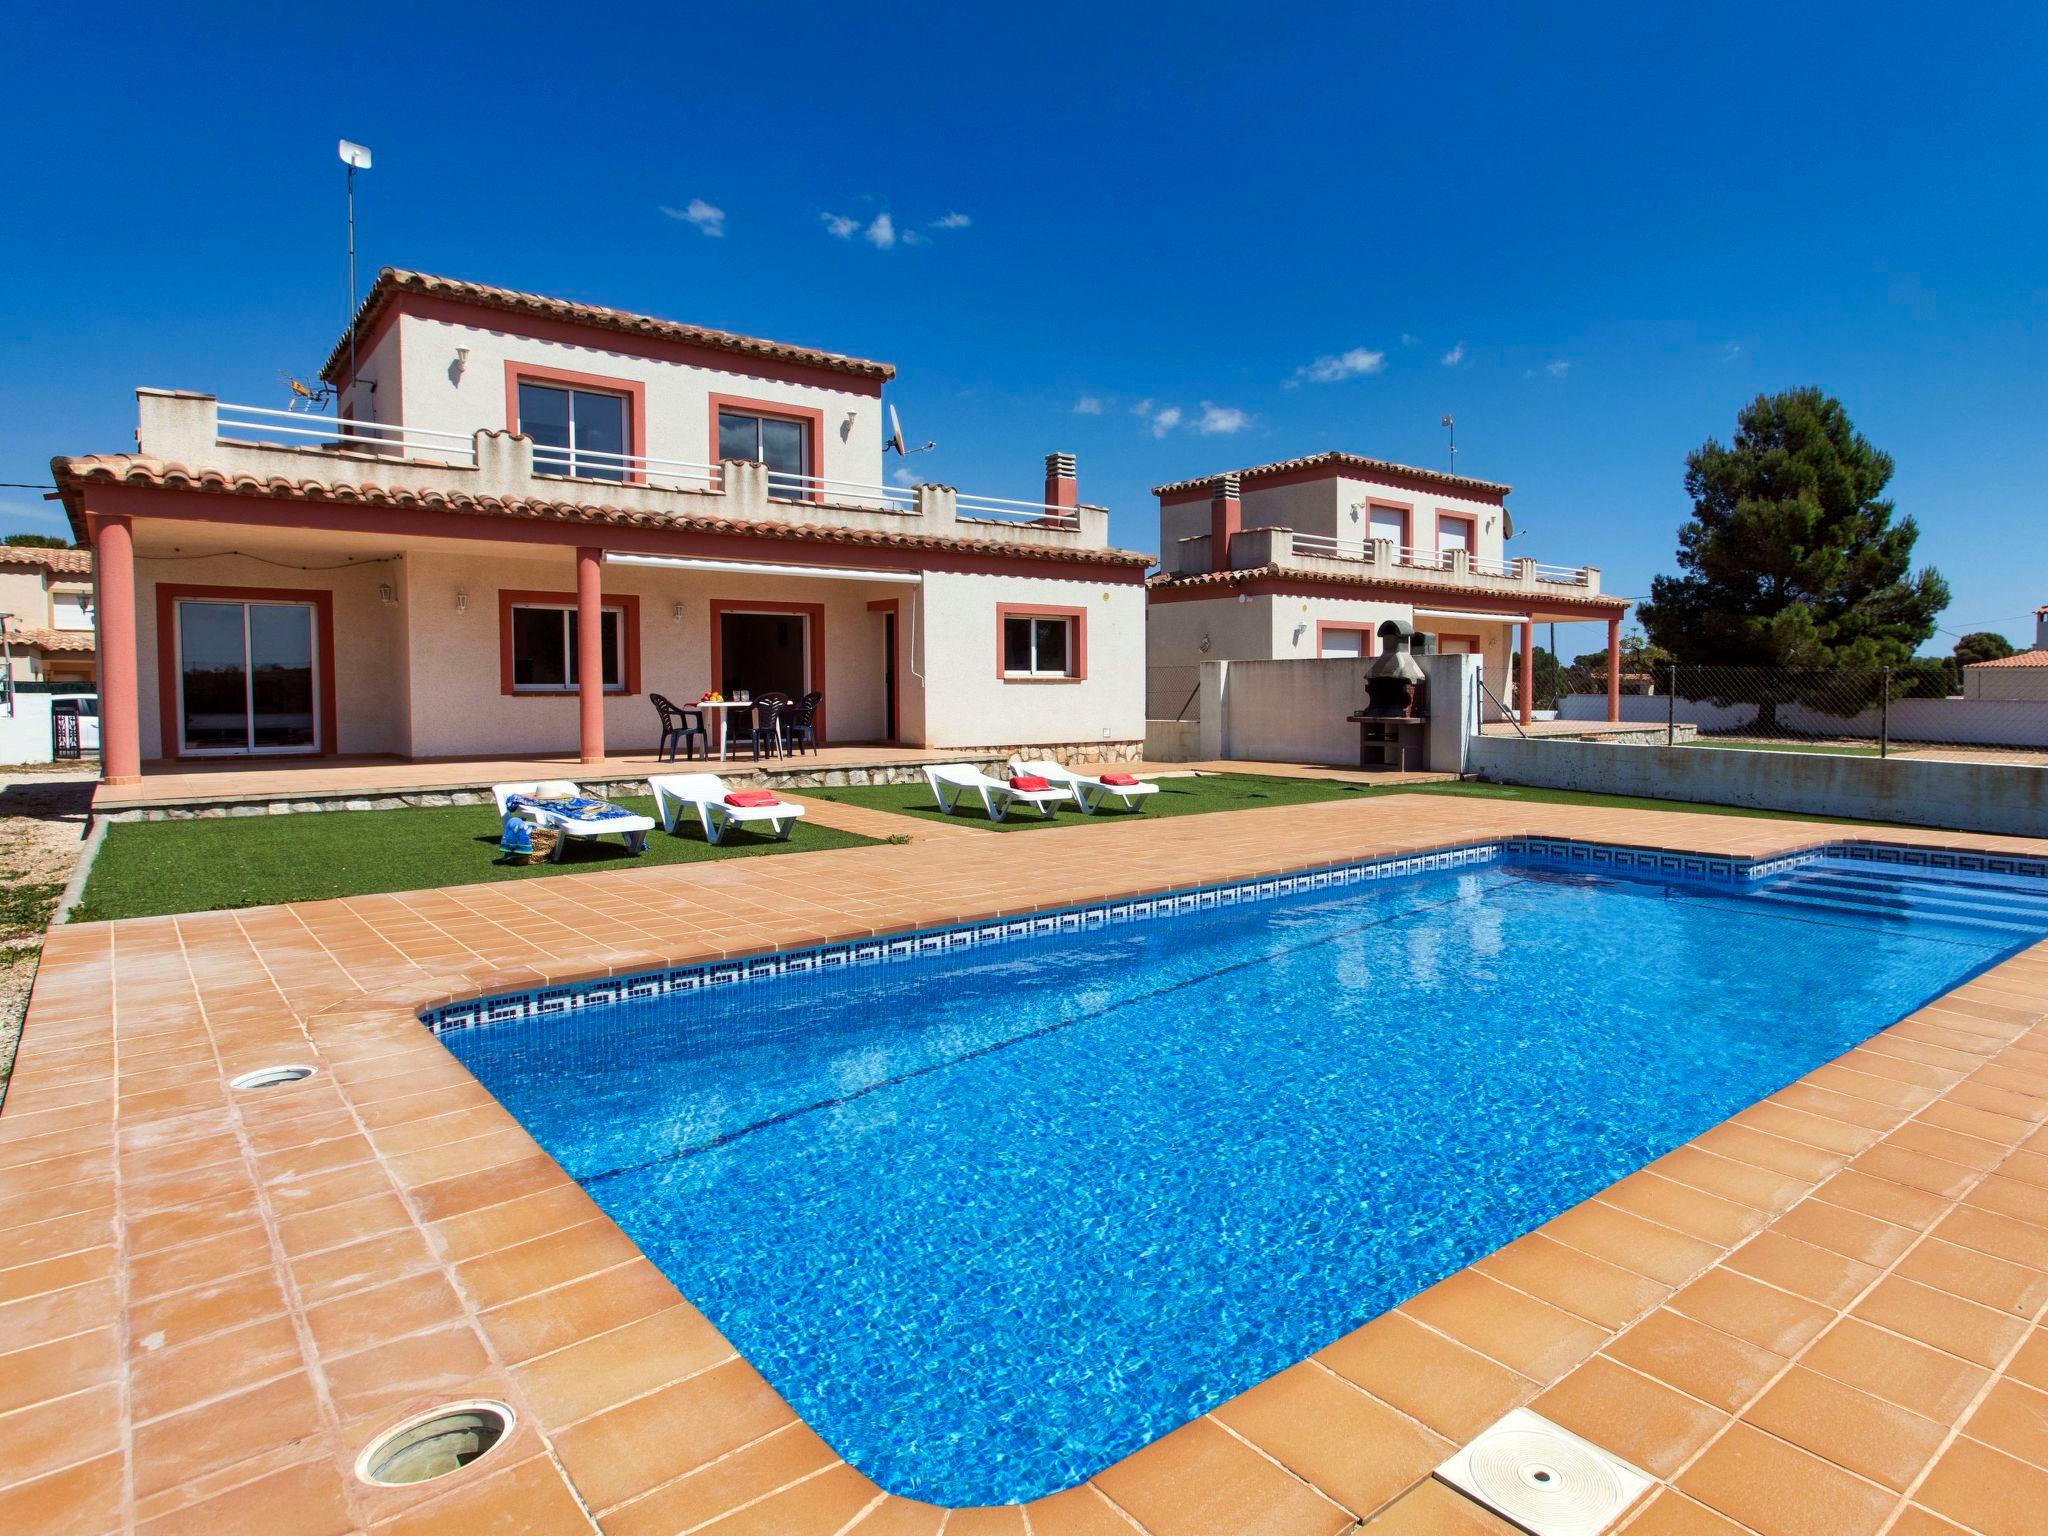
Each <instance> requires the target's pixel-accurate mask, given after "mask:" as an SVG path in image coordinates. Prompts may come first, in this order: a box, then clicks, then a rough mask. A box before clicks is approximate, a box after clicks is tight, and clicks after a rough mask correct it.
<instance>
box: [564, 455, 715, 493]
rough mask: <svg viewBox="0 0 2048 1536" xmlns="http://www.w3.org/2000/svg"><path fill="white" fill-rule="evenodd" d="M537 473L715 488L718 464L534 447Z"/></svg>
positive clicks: (665, 486)
mask: <svg viewBox="0 0 2048 1536" xmlns="http://www.w3.org/2000/svg"><path fill="white" fill-rule="evenodd" d="M533 472H534V474H535V475H537V476H539V477H541V478H544V479H548V480H608V481H611V482H612V483H614V484H622V483H630V484H634V485H651V486H653V487H654V488H655V489H656V490H674V489H683V490H691V491H704V490H712V491H715V490H717V489H718V488H719V486H720V484H721V475H720V471H719V469H718V467H717V466H716V465H712V464H696V463H693V462H691V461H690V460H688V459H656V458H650V457H649V456H648V455H646V454H644V453H603V452H600V451H598V450H597V449H593V448H552V447H544V446H542V445H541V444H539V443H536V444H534V448H533Z"/></svg>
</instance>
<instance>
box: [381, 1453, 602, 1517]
mask: <svg viewBox="0 0 2048 1536" xmlns="http://www.w3.org/2000/svg"><path fill="white" fill-rule="evenodd" d="M478 1470H481V1468H479V1469H478ZM464 1481H465V1482H467V1483H468V1486H466V1487H463V1488H460V1489H456V1490H451V1491H450V1492H449V1494H448V1495H447V1497H445V1498H440V1499H436V1500H435V1501H434V1502H433V1503H431V1504H426V1505H423V1506H421V1507H420V1508H418V1509H413V1510H408V1511H407V1512H405V1513H404V1514H401V1515H398V1516H396V1517H395V1518H392V1519H389V1520H378V1521H377V1522H376V1523H375V1524H373V1525H372V1526H370V1530H371V1532H372V1533H373V1536H511V1533H513V1532H523V1531H536V1532H539V1531H546V1532H549V1533H554V1532H563V1533H566V1532H571V1531H579V1532H595V1531H596V1530H597V1527H596V1525H595V1524H593V1523H592V1521H591V1519H590V1517H589V1515H588V1514H587V1513H586V1512H585V1511H584V1509H583V1507H582V1506H581V1505H580V1504H579V1503H578V1502H577V1500H576V1495H575V1492H574V1490H572V1489H571V1488H570V1486H569V1484H568V1482H567V1481H566V1480H565V1479H564V1478H563V1476H562V1473H561V1471H560V1469H559V1468H557V1467H556V1466H555V1464H554V1463H553V1462H552V1461H550V1460H549V1459H548V1458H547V1457H546V1456H529V1457H528V1458H527V1459H526V1460H524V1461H522V1462H520V1463H518V1464H517V1465H516V1466H512V1467H507V1468H505V1469H504V1470H502V1471H496V1472H493V1473H491V1474H490V1475H489V1476H486V1477H482V1478H480V1479H477V1480H475V1481H469V1480H467V1479H465V1480H464Z"/></svg>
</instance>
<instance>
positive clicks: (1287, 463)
mask: <svg viewBox="0 0 2048 1536" xmlns="http://www.w3.org/2000/svg"><path fill="white" fill-rule="evenodd" d="M1325 464H1329V465H1333V466H1335V467H1337V468H1340V469H1358V470H1363V471H1365V472H1366V473H1367V474H1389V473H1391V474H1398V475H1406V476H1409V477H1410V478H1412V479H1416V480H1427V481H1429V482H1430V483H1431V484H1434V485H1441V486H1444V487H1446V488H1449V489H1456V488H1460V487H1462V488H1463V489H1465V490H1471V491H1483V492H1485V493H1486V494H1487V495H1489V496H1494V495H1498V496H1505V495H1507V494H1508V493H1509V492H1510V491H1512V490H1513V489H1514V487H1513V486H1511V485H1501V484H1499V483H1498V482H1496V481H1492V480H1474V479H1472V478H1471V477H1470V476H1469V475H1450V474H1445V473H1444V472H1443V471H1442V470H1440V469H1417V468H1416V467H1415V466H1414V465H1413V464H1396V463H1395V462H1394V461H1393V460H1392V459H1371V458H1367V457H1366V456H1365V455H1364V454H1362V453H1345V452H1344V451H1343V450H1342V449H1338V448H1332V449H1330V450H1328V451H1327V452H1324V453H1310V454H1304V455H1303V456H1302V457H1300V458H1298V459H1275V460H1273V462H1272V463H1270V464H1254V465H1253V466H1252V467H1251V468H1250V469H1226V470H1218V471H1217V472H1216V473H1215V474H1213V475H1201V476H1198V477H1196V478H1195V479H1193V480H1174V481H1170V482H1169V483H1167V484H1165V485H1155V486H1153V487H1152V494H1153V495H1154V496H1168V495H1171V494H1172V493H1173V492H1175V491H1198V490H1208V489H1210V488H1211V487H1213V486H1214V485H1215V484H1216V483H1217V482H1218V481H1219V480H1221V479H1222V478H1223V477H1224V476H1225V475H1236V476H1237V477H1238V478H1239V479H1240V480H1253V479H1257V478H1258V477H1260V476H1262V475H1284V474H1289V473H1291V472H1292V471H1294V470H1297V469H1318V468H1320V467H1322V466H1323V465H1325Z"/></svg>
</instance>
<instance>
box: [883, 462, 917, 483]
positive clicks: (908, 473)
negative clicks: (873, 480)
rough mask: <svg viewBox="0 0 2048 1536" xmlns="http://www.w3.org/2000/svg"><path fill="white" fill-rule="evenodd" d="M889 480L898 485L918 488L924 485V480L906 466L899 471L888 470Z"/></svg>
mask: <svg viewBox="0 0 2048 1536" xmlns="http://www.w3.org/2000/svg"><path fill="white" fill-rule="evenodd" d="M889 478H890V479H891V480H893V481H895V482H896V484H898V485H908V486H919V485H923V484H924V478H923V477H922V476H921V475H919V474H918V473H917V471H916V470H914V469H912V468H910V466H909V465H907V464H906V465H905V466H904V467H903V468H901V469H892V470H890V471H889Z"/></svg>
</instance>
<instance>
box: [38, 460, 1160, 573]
mask: <svg viewBox="0 0 2048 1536" xmlns="http://www.w3.org/2000/svg"><path fill="white" fill-rule="evenodd" d="M50 473H51V474H52V476H54V477H55V479H56V482H57V488H58V490H59V492H60V493H61V494H62V496H63V498H64V505H65V508H66V510H67V511H69V512H70V513H71V516H72V520H73V522H74V523H76V522H77V521H78V520H79V518H80V516H81V513H80V511H79V492H80V491H81V489H82V488H83V487H85V486H87V485H125V486H142V487H152V488H159V489H165V490H176V491H198V492H202V493H207V494H212V495H224V496H261V497H268V498H271V499H274V500H279V501H314V502H326V503H331V504H335V505H341V506H363V507H397V508H404V509H407V510H419V511H430V512H455V513H461V514H464V515H468V516H475V517H498V518H523V519H527V520H530V521H534V522H554V523H592V524H598V525H602V526H607V527H615V528H643V529H658V530H668V531H673V532H682V533H727V534H746V535H752V536H755V537H760V538H770V539H780V540H786V541H788V542H791V543H799V544H838V545H858V546H864V547H867V548H879V549H923V550H945V551H949V552H956V553H967V554H989V555H1004V556H1015V557H1019V558H1022V559H1027V560H1049V561H1059V562H1063V563H1066V564H1083V565H1122V566H1136V567H1138V568H1139V569H1141V570H1142V569H1143V568H1145V567H1146V566H1149V565H1151V564H1152V563H1153V560H1152V556H1150V555H1148V554H1139V553H1136V552H1134V551H1131V550H1126V549H1095V548H1079V547H1066V546H1061V545H1045V544H1006V543H1000V542H996V541H993V540H987V539H953V538H942V537H939V536H938V535H935V534H927V533H898V532H893V531H889V530H884V529H871V528H842V527H835V526H832V525H830V524H813V523H779V522H755V521H751V520H746V519H741V518H732V517H705V516H691V515H687V514H682V515H678V514H671V513H666V512H648V511H643V510H641V509H640V508H637V507H613V506H605V505H602V504H598V503H583V502H573V501H542V500H538V499H534V498H529V497H500V496H471V495H467V494H464V493H460V492H450V491H441V490H433V489H408V488H405V487H402V486H383V485H361V484H355V483H352V482H344V481H336V482H329V481H324V480H292V479H288V478H286V477H285V476H282V475H246V474H229V473H227V472H226V471H223V470H218V469H191V468H188V467H187V466H186V465H183V464H172V463H167V462H165V461H164V460H162V459H152V458H145V457H143V456H141V455H139V454H124V453H113V454H90V455H86V456H83V457H79V458H57V459H52V460H51V461H50ZM849 510H856V511H859V510H873V509H871V508H850V509H849Z"/></svg>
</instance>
